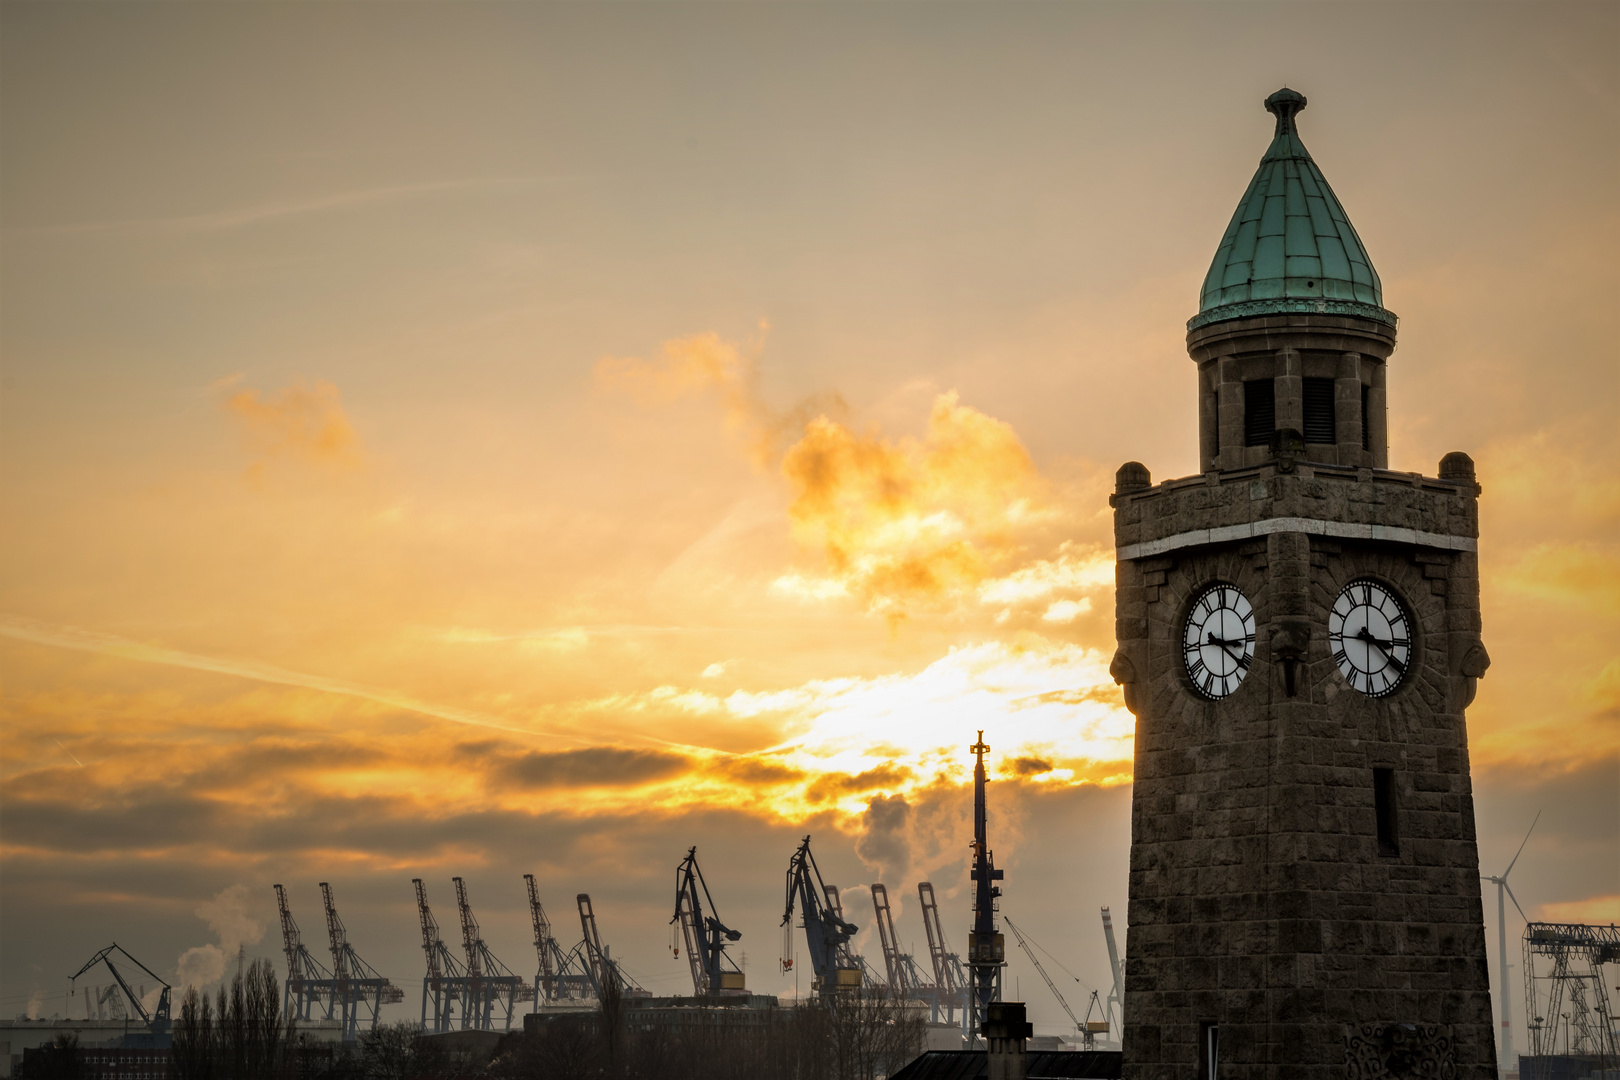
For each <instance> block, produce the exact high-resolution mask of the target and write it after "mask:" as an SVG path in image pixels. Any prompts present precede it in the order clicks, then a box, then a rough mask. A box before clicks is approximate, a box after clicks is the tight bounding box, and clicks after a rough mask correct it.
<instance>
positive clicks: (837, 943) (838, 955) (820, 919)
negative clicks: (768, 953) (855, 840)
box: [782, 836, 861, 996]
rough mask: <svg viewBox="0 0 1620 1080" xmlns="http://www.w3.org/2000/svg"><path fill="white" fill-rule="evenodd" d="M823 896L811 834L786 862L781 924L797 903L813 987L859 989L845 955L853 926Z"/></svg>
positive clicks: (830, 991)
mask: <svg viewBox="0 0 1620 1080" xmlns="http://www.w3.org/2000/svg"><path fill="white" fill-rule="evenodd" d="M826 898H827V887H826V885H824V884H823V883H822V880H821V869H820V868H819V867H818V866H816V857H815V856H814V855H812V854H811V853H810V838H809V837H808V836H806V837H805V838H804V842H803V843H801V844H800V845H799V849H798V850H797V851H795V852H794V853H793V858H792V859H791V860H789V862H788V869H787V906H786V908H785V909H784V910H783V912H782V925H783V926H787V925H788V924H789V923H790V922H791V921H792V919H793V907H794V904H795V903H797V904H798V906H799V910H800V913H801V914H802V916H803V918H804V923H803V926H804V936H805V941H806V944H808V946H809V949H810V968H811V971H812V973H813V974H814V976H815V989H816V991H817V992H818V993H820V994H823V995H827V996H831V995H832V994H834V993H836V992H838V991H840V990H859V989H860V986H861V971H860V969H859V968H858V967H855V966H854V965H853V964H852V963H850V962H849V961H848V959H847V957H848V955H849V952H848V948H847V945H848V943H849V939H850V936H851V935H852V934H854V933H855V931H856V927H855V926H854V925H853V924H851V923H847V922H845V921H844V920H843V917H842V916H840V915H838V914H837V913H836V912H835V911H834V910H833V909H832V908H830V907H829V906H828V904H827V899H826Z"/></svg>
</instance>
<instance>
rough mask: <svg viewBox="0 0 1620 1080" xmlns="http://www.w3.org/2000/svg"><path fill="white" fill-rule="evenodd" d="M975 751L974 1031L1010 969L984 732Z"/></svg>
mask: <svg viewBox="0 0 1620 1080" xmlns="http://www.w3.org/2000/svg"><path fill="white" fill-rule="evenodd" d="M970 749H971V750H972V751H973V758H974V761H973V873H972V880H973V883H974V889H973V931H972V933H970V934H968V968H969V970H970V971H971V973H972V982H973V985H972V987H971V995H970V996H971V998H972V1003H973V1012H974V1028H975V1029H978V1028H982V1027H984V1025H985V1023H986V1021H987V1020H988V1019H989V1016H990V1003H991V1002H993V1001H1000V1000H1001V972H1002V969H1003V968H1005V967H1006V966H1007V944H1006V939H1005V938H1004V937H1003V936H1002V935H1001V934H1000V933H998V932H997V931H996V906H997V905H996V898H997V897H999V896H1000V895H1001V887H1000V886H999V885H996V884H995V882H997V881H1000V880H1001V879H1002V877H1003V873H1002V871H1000V870H997V869H996V868H995V866H996V863H995V857H994V856H993V855H992V854H991V852H990V843H989V839H988V823H989V816H990V815H989V812H988V810H987V809H986V805H985V785H986V784H988V783H989V777H988V776H987V775H986V774H985V770H984V755H985V754H987V753H989V752H990V747H988V746H986V745H985V742H984V732H982V731H981V732H979V741H978V742H976V743H974V744H973V746H972V747H970Z"/></svg>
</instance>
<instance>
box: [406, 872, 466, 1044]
mask: <svg viewBox="0 0 1620 1080" xmlns="http://www.w3.org/2000/svg"><path fill="white" fill-rule="evenodd" d="M411 884H412V885H413V886H415V887H416V911H417V916H418V918H419V919H420V921H421V924H422V952H423V954H424V955H425V956H426V957H427V975H426V976H424V977H423V979H422V1028H423V1030H425V1031H434V1032H444V1031H453V1030H455V1028H456V1027H457V1024H458V1021H459V1022H460V1025H461V1026H463V1027H465V1026H466V1022H465V1018H466V1015H467V997H468V983H467V971H466V969H465V968H463V967H462V966H461V961H459V960H457V959H456V958H455V956H454V955H453V954H452V953H451V952H450V950H449V949H448V948H446V947H445V944H444V940H443V939H442V938H441V937H440V936H439V921H438V920H437V919H435V918H434V917H433V909H432V908H430V907H428V898H427V886H426V885H424V884H423V883H422V879H421V878H412V879H411ZM430 1006H431V1019H430V1018H429V1011H430V1009H429V1007H430Z"/></svg>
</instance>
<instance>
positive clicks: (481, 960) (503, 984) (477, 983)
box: [450, 877, 534, 1031]
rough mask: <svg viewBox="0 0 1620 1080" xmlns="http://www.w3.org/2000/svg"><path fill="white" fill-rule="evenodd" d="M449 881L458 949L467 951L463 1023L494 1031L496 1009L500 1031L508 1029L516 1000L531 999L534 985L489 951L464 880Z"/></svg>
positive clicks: (515, 1009) (482, 1029)
mask: <svg viewBox="0 0 1620 1080" xmlns="http://www.w3.org/2000/svg"><path fill="white" fill-rule="evenodd" d="M450 880H451V881H452V882H454V883H455V886H456V910H457V911H458V912H459V913H460V915H461V950H462V952H464V953H466V954H467V1000H466V1004H465V1005H464V1006H463V1009H462V1014H461V1020H462V1025H463V1026H464V1027H472V1028H476V1029H478V1030H480V1031H494V1030H495V1023H496V1013H497V1012H498V1013H500V1014H501V1020H502V1022H503V1024H504V1027H503V1029H502V1030H505V1031H511V1030H512V1017H513V1015H514V1014H515V1013H516V1012H517V1004H518V1002H520V1001H533V1000H534V988H533V987H531V986H530V985H529V984H528V983H526V982H525V981H524V980H523V979H522V977H521V976H518V975H516V974H514V973H513V972H512V969H511V968H508V967H507V966H506V965H505V964H503V963H501V962H500V960H499V959H498V958H497V957H496V956H495V954H494V953H492V952H490V951H489V946H488V945H486V944H484V939H483V937H482V935H481V934H480V933H479V930H478V920H477V919H476V918H474V917H473V912H472V904H471V903H470V902H469V901H468V899H467V883H466V882H465V881H463V880H462V879H461V878H458V877H457V878H451V879H450Z"/></svg>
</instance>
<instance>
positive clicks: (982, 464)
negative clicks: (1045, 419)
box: [777, 392, 1053, 614]
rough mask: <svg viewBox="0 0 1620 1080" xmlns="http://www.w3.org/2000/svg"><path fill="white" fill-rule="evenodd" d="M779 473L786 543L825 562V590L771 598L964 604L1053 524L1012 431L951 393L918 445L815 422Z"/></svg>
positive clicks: (795, 585) (874, 604) (800, 587)
mask: <svg viewBox="0 0 1620 1080" xmlns="http://www.w3.org/2000/svg"><path fill="white" fill-rule="evenodd" d="M782 473H783V475H784V476H785V477H786V478H787V479H788V482H789V483H790V484H792V486H793V503H792V505H791V507H790V508H789V514H790V516H791V519H792V522H793V527H794V532H795V534H796V536H797V537H798V538H799V540H800V541H801V542H802V543H804V544H806V545H808V546H812V547H815V548H818V549H819V550H821V551H822V552H823V553H824V554H825V556H826V560H827V565H828V568H829V569H830V571H831V575H832V583H833V584H828V585H816V584H813V583H809V582H806V581H805V579H803V578H802V577H799V576H789V577H784V578H781V579H778V582H777V587H778V589H779V590H780V591H784V592H789V593H794V594H799V595H807V594H815V593H817V592H819V593H820V594H822V595H836V594H839V593H848V594H851V595H854V596H858V597H860V598H861V599H863V600H865V601H866V603H867V604H868V607H869V608H870V609H871V610H874V611H878V612H882V613H885V614H895V613H899V612H902V611H903V610H904V607H905V605H906V604H907V603H908V602H916V601H941V600H957V599H960V598H963V597H966V596H970V595H972V594H973V593H974V592H975V590H977V589H979V588H980V587H981V585H983V584H984V583H985V582H986V580H987V579H988V578H990V577H991V576H992V575H993V574H994V573H996V572H997V571H998V570H1000V569H1002V568H1004V567H1005V566H1006V564H1007V563H1009V562H1010V561H1011V560H1012V559H1013V558H1014V557H1015V556H1017V555H1018V554H1019V553H1020V551H1021V543H1020V534H1021V533H1023V532H1024V531H1025V530H1028V529H1029V528H1031V527H1033V526H1035V525H1038V524H1043V523H1045V522H1047V521H1049V520H1050V519H1051V517H1052V516H1053V509H1052V506H1051V501H1050V500H1051V493H1050V490H1049V487H1048V485H1047V484H1046V483H1045V481H1044V480H1043V479H1042V477H1041V476H1040V473H1039V472H1038V471H1037V470H1036V468H1035V465H1034V462H1033V461H1031V460H1030V456H1029V452H1028V451H1027V450H1025V449H1024V446H1023V443H1021V442H1020V441H1019V439H1018V436H1017V434H1016V433H1014V431H1013V429H1012V427H1011V426H1010V425H1008V424H1006V423H1005V422H1003V421H1001V420H997V419H995V418H993V417H990V416H986V415H985V414H984V413H982V412H979V411H978V410H976V409H974V408H971V407H970V406H966V405H962V404H960V403H959V402H958V400H957V395H956V394H955V393H954V392H952V393H945V394H940V395H939V396H938V397H937V398H935V400H934V403H933V408H932V410H931V412H930V414H929V418H928V429H927V432H926V434H925V435H924V436H923V437H922V438H921V439H899V440H893V441H891V440H888V439H885V438H883V437H882V436H881V435H878V434H869V435H862V434H858V433H856V432H854V431H852V430H850V428H848V427H846V426H845V425H843V424H841V423H838V422H836V421H834V420H831V419H829V418H828V417H826V416H818V417H816V418H815V419H814V420H812V421H810V423H808V424H807V425H805V429H804V436H803V437H802V438H801V439H800V440H799V441H798V442H797V443H796V444H794V445H793V446H792V447H791V448H789V449H788V451H787V453H786V454H785V455H784V457H783V459H782ZM1024 572H1025V573H1026V575H1038V574H1039V573H1040V571H1039V570H1037V569H1034V568H1026V570H1025V571H1024ZM1019 588H1020V586H1019V585H1018V584H1015V583H1007V584H1005V585H1004V586H1003V587H1002V590H1001V591H1002V592H1006V593H1008V594H1009V595H1010V594H1012V593H1015V592H1017V591H1018V589H1019ZM1038 591H1039V590H1038V589H1035V588H1032V589H1031V592H1032V594H1033V593H1034V592H1038Z"/></svg>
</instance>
